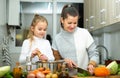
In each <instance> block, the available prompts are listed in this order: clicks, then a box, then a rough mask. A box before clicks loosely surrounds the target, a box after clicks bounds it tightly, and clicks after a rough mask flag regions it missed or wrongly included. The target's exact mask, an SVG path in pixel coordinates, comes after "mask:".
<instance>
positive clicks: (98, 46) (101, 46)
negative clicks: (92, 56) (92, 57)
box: [96, 45, 109, 64]
mask: <svg viewBox="0 0 120 78" xmlns="http://www.w3.org/2000/svg"><path fill="white" fill-rule="evenodd" d="M96 48H104V49H105V51H106V60H108V59H109V58H108V50H107V48H106V47H105V46H104V45H97V47H96ZM99 53H100V54H99V55H100V64H101V63H102V53H101V52H99Z"/></svg>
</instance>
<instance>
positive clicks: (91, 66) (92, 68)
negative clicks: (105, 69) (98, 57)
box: [87, 64, 95, 75]
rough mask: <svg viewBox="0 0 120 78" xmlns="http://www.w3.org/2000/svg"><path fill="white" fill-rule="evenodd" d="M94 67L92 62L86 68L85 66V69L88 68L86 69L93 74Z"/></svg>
mask: <svg viewBox="0 0 120 78" xmlns="http://www.w3.org/2000/svg"><path fill="white" fill-rule="evenodd" d="M94 68H95V67H94V66H93V65H92V64H89V65H88V68H87V69H88V71H89V72H90V73H91V75H93V74H94Z"/></svg>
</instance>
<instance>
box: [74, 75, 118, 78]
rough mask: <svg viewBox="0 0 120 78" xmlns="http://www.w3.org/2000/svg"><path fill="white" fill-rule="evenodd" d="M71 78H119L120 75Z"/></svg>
mask: <svg viewBox="0 0 120 78" xmlns="http://www.w3.org/2000/svg"><path fill="white" fill-rule="evenodd" d="M72 78H120V75H114V76H107V77H95V76H90V77H76V76H74V77H72Z"/></svg>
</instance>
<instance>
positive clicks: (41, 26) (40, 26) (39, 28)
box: [31, 21, 47, 38]
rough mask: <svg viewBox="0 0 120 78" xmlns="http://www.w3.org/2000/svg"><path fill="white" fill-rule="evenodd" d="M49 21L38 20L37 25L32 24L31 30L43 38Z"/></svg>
mask: <svg viewBox="0 0 120 78" xmlns="http://www.w3.org/2000/svg"><path fill="white" fill-rule="evenodd" d="M46 29H47V23H46V22H41V21H40V22H38V23H37V24H36V26H31V30H32V31H33V33H34V36H36V37H39V38H43V37H44V36H45V34H46Z"/></svg>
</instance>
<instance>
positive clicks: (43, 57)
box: [39, 54, 48, 61]
mask: <svg viewBox="0 0 120 78" xmlns="http://www.w3.org/2000/svg"><path fill="white" fill-rule="evenodd" d="M39 59H40V60H42V61H47V60H48V57H47V56H46V55H44V54H41V56H40V58H39Z"/></svg>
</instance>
